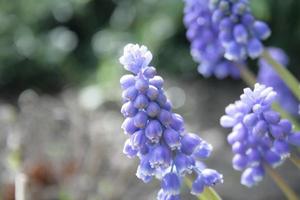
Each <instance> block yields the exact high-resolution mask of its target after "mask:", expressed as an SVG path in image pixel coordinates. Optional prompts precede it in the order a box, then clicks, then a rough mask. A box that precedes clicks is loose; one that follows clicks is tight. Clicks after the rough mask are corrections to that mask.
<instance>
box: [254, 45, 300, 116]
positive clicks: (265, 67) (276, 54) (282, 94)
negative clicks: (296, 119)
mask: <svg viewBox="0 0 300 200" xmlns="http://www.w3.org/2000/svg"><path fill="white" fill-rule="evenodd" d="M267 51H268V53H269V54H270V55H271V57H272V58H273V59H274V60H275V61H277V62H278V63H280V64H281V65H283V66H287V65H288V63H289V59H288V56H287V55H286V54H285V53H284V51H283V50H282V49H279V48H275V47H270V48H268V49H267ZM258 65H259V72H258V77H257V79H258V82H259V83H261V84H264V85H267V86H270V87H272V88H273V89H274V90H275V91H276V92H277V94H278V103H279V104H280V105H281V106H282V108H283V109H285V110H286V111H287V112H289V113H291V114H292V115H294V116H297V115H298V112H297V111H298V105H299V103H300V102H299V101H298V100H297V98H296V97H295V96H294V95H293V93H292V92H291V90H290V89H289V88H288V87H287V85H286V84H285V82H284V81H283V80H282V79H281V78H280V76H279V75H278V74H277V72H276V71H274V70H273V68H272V66H271V65H270V64H269V63H268V62H267V61H266V60H265V59H264V58H260V59H259V61H258Z"/></svg>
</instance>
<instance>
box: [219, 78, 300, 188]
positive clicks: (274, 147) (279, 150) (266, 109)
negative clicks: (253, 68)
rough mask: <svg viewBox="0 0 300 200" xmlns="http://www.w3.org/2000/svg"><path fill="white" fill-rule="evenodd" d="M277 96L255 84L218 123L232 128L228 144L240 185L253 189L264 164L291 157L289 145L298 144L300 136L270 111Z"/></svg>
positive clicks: (286, 122) (271, 163)
mask: <svg viewBox="0 0 300 200" xmlns="http://www.w3.org/2000/svg"><path fill="white" fill-rule="evenodd" d="M276 97H277V93H276V92H275V91H274V90H273V88H271V87H267V86H265V85H260V84H258V83H257V84H255V86H254V89H253V90H251V89H250V88H246V89H244V93H243V94H242V95H241V96H240V100H238V101H236V102H235V103H234V104H230V105H229V106H227V108H226V109H225V112H226V114H225V115H224V116H222V117H221V119H220V124H221V126H223V127H225V128H232V129H233V131H232V133H230V134H229V135H228V138H227V139H228V142H229V144H231V145H232V152H233V153H234V156H233V159H232V165H233V168H234V169H235V170H239V171H243V173H242V176H241V183H242V184H243V185H245V186H247V187H252V186H254V185H256V184H257V183H258V182H259V181H261V180H262V178H263V176H264V168H263V166H264V165H269V166H270V167H273V168H274V167H277V166H279V165H280V164H282V163H283V162H284V160H285V159H286V158H287V157H288V156H289V155H290V145H297V146H299V145H300V142H299V141H300V134H297V133H292V125H291V123H290V122H289V121H288V120H286V119H281V117H280V115H279V113H277V112H275V111H274V110H272V103H273V102H274V101H275V100H276Z"/></svg>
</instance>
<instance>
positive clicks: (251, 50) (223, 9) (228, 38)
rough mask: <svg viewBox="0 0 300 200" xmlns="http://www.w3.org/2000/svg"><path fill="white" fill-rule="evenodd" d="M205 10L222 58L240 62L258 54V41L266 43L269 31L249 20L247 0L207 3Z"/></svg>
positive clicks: (265, 25)
mask: <svg viewBox="0 0 300 200" xmlns="http://www.w3.org/2000/svg"><path fill="white" fill-rule="evenodd" d="M209 8H210V11H211V12H212V18H211V20H212V23H213V26H214V27H216V29H217V30H218V39H219V41H220V43H221V45H222V46H223V47H224V49H225V54H224V56H225V58H227V59H228V60H233V61H240V60H245V59H246V58H247V57H248V56H249V57H250V58H253V59H254V58H257V57H259V56H260V55H261V54H262V52H263V44H262V43H261V41H262V40H265V39H267V38H268V37H269V36H270V34H271V31H270V29H269V27H268V25H267V24H266V23H264V22H262V21H258V20H256V19H255V18H254V17H253V15H252V12H251V9H250V6H249V1H248V0H209Z"/></svg>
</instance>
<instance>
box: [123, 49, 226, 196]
mask: <svg viewBox="0 0 300 200" xmlns="http://www.w3.org/2000/svg"><path fill="white" fill-rule="evenodd" d="M151 59H152V54H151V52H150V51H148V49H147V47H145V46H139V45H137V44H136V45H133V44H128V45H126V46H125V48H124V54H123V56H122V57H121V58H120V63H121V64H122V65H123V66H124V68H125V69H126V70H128V71H130V72H132V73H133V74H130V75H124V76H123V77H122V78H121V80H120V83H121V87H122V89H123V93H122V97H123V102H124V104H123V106H122V109H121V112H122V114H123V115H124V117H125V120H124V122H123V124H122V128H123V130H124V132H125V134H126V135H128V136H129V139H127V140H126V142H125V145H124V150H123V151H124V153H125V154H126V155H127V156H128V157H129V158H133V157H138V158H139V159H140V164H139V166H138V169H137V173H136V175H137V177H138V178H140V179H141V180H142V181H144V182H145V183H147V182H149V181H151V179H152V178H153V177H156V178H157V179H160V180H161V190H160V191H159V193H158V196H157V199H158V200H177V199H179V198H180V197H179V194H180V188H181V185H182V181H183V178H184V176H185V175H186V174H190V173H194V174H195V175H196V176H197V178H196V180H195V181H194V182H193V186H192V191H191V193H192V194H195V195H198V194H200V193H201V192H202V191H203V189H204V187H210V186H213V185H215V184H216V183H219V182H222V175H221V174H219V173H218V172H217V171H216V170H213V169H207V168H203V165H201V163H202V161H201V160H202V159H205V158H208V157H209V155H210V153H211V151H212V146H211V145H210V144H208V143H207V142H206V141H204V140H203V139H201V138H200V137H199V136H198V135H196V134H193V133H186V132H185V129H184V121H183V118H182V117H181V116H180V115H179V114H176V113H173V112H172V106H171V103H170V101H169V100H168V99H167V97H166V95H165V92H164V89H163V83H164V81H163V79H162V77H160V76H158V75H157V74H156V69H155V68H154V67H152V66H149V64H150V62H151Z"/></svg>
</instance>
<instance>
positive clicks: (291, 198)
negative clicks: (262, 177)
mask: <svg viewBox="0 0 300 200" xmlns="http://www.w3.org/2000/svg"><path fill="white" fill-rule="evenodd" d="M265 167H266V171H267V173H268V174H269V176H270V177H271V178H272V179H273V181H274V182H275V183H276V185H277V186H278V187H279V188H280V190H281V191H282V192H283V193H284V195H285V196H286V198H287V199H288V200H299V198H298V196H297V195H296V193H295V192H294V191H293V190H292V189H291V188H290V187H289V185H288V184H287V183H286V182H285V180H284V179H283V178H282V177H281V176H280V175H279V174H278V173H277V172H276V171H275V170H274V169H272V168H271V167H269V166H268V165H266V166H265Z"/></svg>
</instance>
